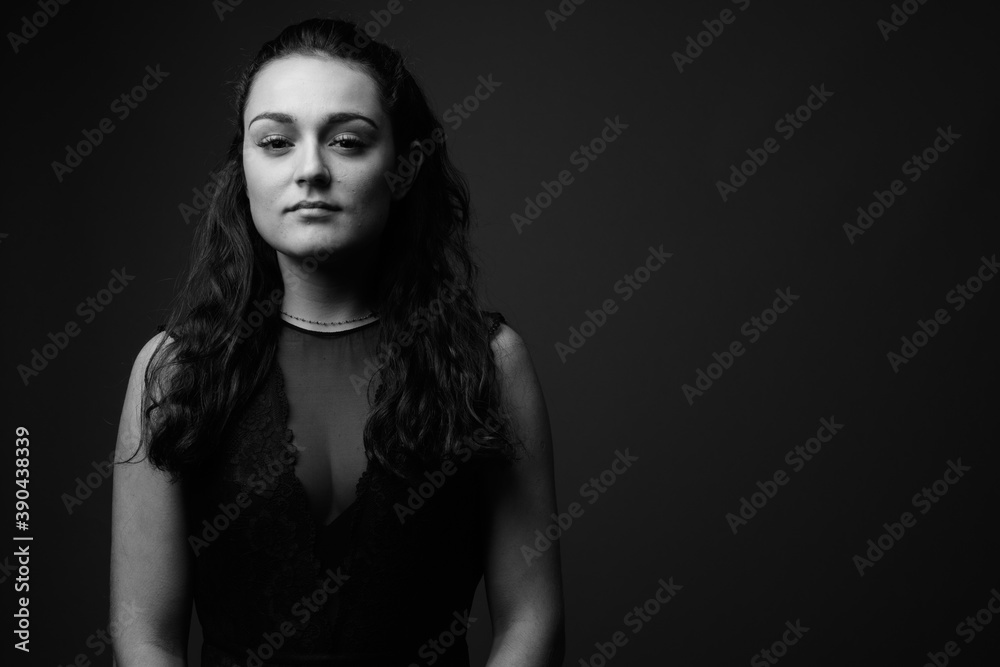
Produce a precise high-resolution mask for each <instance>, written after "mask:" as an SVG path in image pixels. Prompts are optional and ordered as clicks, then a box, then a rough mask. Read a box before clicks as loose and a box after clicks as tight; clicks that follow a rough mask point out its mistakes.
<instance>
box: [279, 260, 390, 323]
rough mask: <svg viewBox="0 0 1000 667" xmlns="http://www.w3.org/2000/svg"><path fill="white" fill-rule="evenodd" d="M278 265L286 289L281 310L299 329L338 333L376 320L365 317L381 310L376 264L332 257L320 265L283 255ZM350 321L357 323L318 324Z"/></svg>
mask: <svg viewBox="0 0 1000 667" xmlns="http://www.w3.org/2000/svg"><path fill="white" fill-rule="evenodd" d="M278 265H279V267H280V269H281V277H282V280H283V282H284V287H285V296H284V300H283V301H282V304H281V310H282V312H283V313H284V317H285V319H287V320H289V321H291V322H293V323H294V324H295V325H296V326H299V327H302V328H305V329H311V330H314V331H337V330H340V329H350V328H353V327H355V326H360V325H362V324H365V323H368V322H371V321H372V319H374V318H373V317H367V318H365V316H366V315H369V313H371V312H372V311H375V310H377V304H376V298H375V293H374V287H375V281H374V273H373V271H372V268H373V263H370V262H368V263H365V262H352V263H347V262H343V261H339V258H331V259H328V260H327V261H326V262H325V263H322V264H320V263H318V262H315V261H314V260H313V261H310V260H306V261H299V260H297V259H295V258H291V257H288V256H285V255H282V254H280V253H279V254H278ZM358 318H364V319H358ZM305 320H309V322H306V321H305ZM346 320H356V321H354V322H350V323H346V324H337V325H329V324H317V323H319V322H323V323H328V322H331V323H335V322H341V323H344V322H345V321H346Z"/></svg>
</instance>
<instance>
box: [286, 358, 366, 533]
mask: <svg viewBox="0 0 1000 667" xmlns="http://www.w3.org/2000/svg"><path fill="white" fill-rule="evenodd" d="M273 374H274V376H275V378H276V382H277V394H278V412H279V417H278V419H279V425H280V427H281V434H282V441H283V444H284V445H285V446H286V447H287V448H288V450H289V451H290V452H292V458H293V459H294V461H293V463H292V465H291V466H289V469H288V470H286V471H285V473H286V474H288V475H290V476H291V478H292V479H291V482H292V485H293V487H294V488H295V489H296V490H297V492H298V493H299V494H301V496H302V499H303V501H304V504H305V507H306V512H307V514H308V515H309V522H310V524H311V525H313V526H314V527H315V528H316V533H317V534H319V533H321V532H326V531H329V530H331V529H332V528H333V527H334V525H336V523H337V522H338V521H339V520H340V519H341V518H342V517H343V516H345V515H347V514H350V513H352V512H353V511H354V510H355V509H356V507H357V506H358V505H359V503H360V501H361V497H362V494H363V493H364V491H365V489H366V488H367V484H366V483H365V482H366V481H367V479H368V477H370V474H371V472H372V460H371V457H369V456H368V455H367V454H366V455H365V469H364V470H363V471H362V472H361V476H360V477H358V481H357V482H356V483H355V485H354V500H353V501H351V503H350V504H348V505H347V507H345V508H344V509H342V510H341V511H340V512H339V513H338V514H337V516H335V517H333V519H331V520H330V521H329V522H320V521H317V520H316V517H315V514H314V513H313V508H312V503H311V502H310V500H309V494H308V493H307V492H306V487H305V484H303V483H302V480H301V479H299V476H298V475H297V474H295V468H296V467H297V466H298V462H299V450H298V448H297V447H295V445H294V444H293V442H294V440H295V433H294V432H293V431H292V429H291V428H289V426H288V423H289V412H290V408H289V403H288V395H287V394H286V393H285V376H284V369H282V368H281V361H280V360H279V359H278V357H277V355H275V358H274V369H273Z"/></svg>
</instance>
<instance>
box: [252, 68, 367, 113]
mask: <svg viewBox="0 0 1000 667" xmlns="http://www.w3.org/2000/svg"><path fill="white" fill-rule="evenodd" d="M261 112H277V113H286V114H289V115H291V116H293V117H296V119H297V120H298V119H301V121H302V122H308V121H309V119H311V118H315V119H320V118H322V117H325V116H326V115H328V114H330V113H340V112H354V113H361V114H364V115H366V116H369V117H372V116H381V114H382V109H381V103H380V97H379V91H378V86H377V85H376V83H375V81H374V80H373V79H372V78H371V77H370V76H369V75H368V74H367V73H366V72H364V71H363V70H361V69H360V68H357V67H352V66H350V65H349V64H347V63H346V61H344V60H342V59H334V58H329V57H321V56H306V55H295V56H288V57H284V58H279V59H275V60H272V61H271V62H269V63H267V64H266V65H264V67H262V68H261V69H260V70H259V71H258V72H257V75H256V76H255V77H254V81H253V84H252V86H251V88H250V94H249V96H248V98H247V106H246V112H245V114H244V122H247V121H248V120H249V119H251V118H253V117H254V116H256V115H257V114H259V113H261Z"/></svg>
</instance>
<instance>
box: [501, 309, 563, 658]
mask: <svg viewBox="0 0 1000 667" xmlns="http://www.w3.org/2000/svg"><path fill="white" fill-rule="evenodd" d="M492 347H493V352H494V355H495V357H496V360H497V366H498V371H499V372H500V373H501V377H502V380H501V383H502V387H503V399H504V402H505V405H506V406H507V408H508V410H509V412H510V414H511V416H512V419H513V426H514V428H515V431H516V432H517V435H518V436H519V437H520V438H521V439H522V440H523V442H524V444H525V448H526V450H527V452H526V453H525V454H524V455H523V458H522V459H521V460H520V461H518V462H517V463H515V464H514V466H513V467H512V469H511V470H510V471H508V472H505V473H504V474H503V475H502V476H501V477H500V478H498V479H494V480H492V481H493V484H491V485H490V487H491V491H490V494H491V497H492V506H493V522H492V527H491V530H490V534H489V538H488V542H487V544H488V547H487V557H486V593H487V596H488V599H489V608H490V616H491V618H492V621H493V645H492V649H491V651H490V656H489V660H488V661H487V667H508V666H510V667H514V666H515V665H516V666H517V667H552V666H555V665H561V664H562V662H563V655H564V652H565V629H564V610H563V593H562V569H561V563H560V555H559V543H558V542H553V543H552V545H551V547H550V548H549V549H548V550H546V551H545V552H544V553H541V554H540V555H538V556H533V555H531V554H527V555H526V553H525V552H524V551H522V546H527V547H529V548H531V549H533V548H534V543H535V537H536V536H535V530H536V529H540V530H543V531H544V529H545V526H546V525H548V524H549V523H551V522H552V517H551V514H553V513H555V512H556V511H557V510H556V493H555V472H554V464H553V455H552V433H551V429H550V427H549V417H548V412H547V410H546V407H545V398H544V397H543V395H542V388H541V385H540V383H539V381H538V377H537V375H536V374H535V369H534V366H533V365H532V363H531V358H530V356H529V354H528V349H527V347H526V346H525V344H524V341H523V340H522V339H521V337H520V336H519V335H518V334H517V333H516V332H515V331H514V330H513V329H511V328H510V327H509V326H507V325H505V324H502V325H501V327H500V331H499V333H498V334H497V336H496V338H495V339H494V341H493V343H492Z"/></svg>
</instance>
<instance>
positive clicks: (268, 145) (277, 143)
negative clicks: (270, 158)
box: [257, 136, 288, 150]
mask: <svg viewBox="0 0 1000 667" xmlns="http://www.w3.org/2000/svg"><path fill="white" fill-rule="evenodd" d="M257 145H258V146H260V147H261V148H265V149H270V150H280V149H282V148H286V147H287V146H288V140H287V139H285V138H284V137H279V136H270V137H264V138H263V139H261V140H260V141H259V142H258V143H257Z"/></svg>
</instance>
